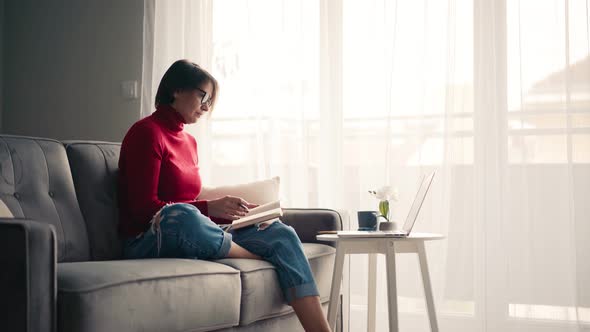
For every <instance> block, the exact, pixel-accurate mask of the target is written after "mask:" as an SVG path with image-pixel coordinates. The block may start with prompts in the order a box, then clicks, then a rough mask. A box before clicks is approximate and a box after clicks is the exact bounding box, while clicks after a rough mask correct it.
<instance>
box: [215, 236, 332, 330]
mask: <svg viewBox="0 0 590 332" xmlns="http://www.w3.org/2000/svg"><path fill="white" fill-rule="evenodd" d="M303 250H304V252H305V255H306V256H307V259H308V261H309V264H310V266H311V270H312V272H313V275H314V279H315V281H316V284H317V287H318V291H319V293H320V300H321V302H322V303H323V302H325V301H328V300H329V298H330V285H331V283H332V270H333V266H334V257H335V252H336V250H335V249H334V248H333V247H331V246H328V245H324V244H317V243H303ZM216 262H218V263H222V264H226V265H229V266H231V267H233V268H234V269H236V270H240V272H241V278H242V300H241V305H240V325H248V324H250V323H252V322H255V321H257V320H260V319H266V318H270V317H275V316H281V315H285V314H287V313H290V312H291V311H292V308H291V307H290V306H289V305H287V304H286V302H285V298H284V296H283V293H282V291H281V289H280V287H279V280H278V278H277V274H276V272H275V269H274V267H273V266H272V264H270V263H269V262H266V261H260V260H251V259H235V258H225V259H220V260H217V261H216Z"/></svg>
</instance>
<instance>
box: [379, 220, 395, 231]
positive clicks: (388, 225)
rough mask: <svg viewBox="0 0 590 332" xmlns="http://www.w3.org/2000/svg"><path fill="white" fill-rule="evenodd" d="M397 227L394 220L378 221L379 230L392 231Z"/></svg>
mask: <svg viewBox="0 0 590 332" xmlns="http://www.w3.org/2000/svg"><path fill="white" fill-rule="evenodd" d="M396 229H397V222H395V221H382V222H380V223H379V230H380V231H394V230H396Z"/></svg>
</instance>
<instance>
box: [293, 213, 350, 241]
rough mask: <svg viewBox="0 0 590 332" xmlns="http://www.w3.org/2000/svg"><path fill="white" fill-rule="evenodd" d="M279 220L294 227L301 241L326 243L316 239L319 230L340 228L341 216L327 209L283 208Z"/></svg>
mask: <svg viewBox="0 0 590 332" xmlns="http://www.w3.org/2000/svg"><path fill="white" fill-rule="evenodd" d="M281 221H282V222H283V223H285V224H287V225H289V226H291V227H293V228H294V229H295V231H296V232H297V235H299V239H300V240H301V242H314V243H322V244H328V243H326V242H321V241H318V240H316V236H317V234H318V232H319V231H339V230H342V217H341V215H340V213H339V212H338V211H335V210H329V209H291V208H289V209H283V216H282V217H281Z"/></svg>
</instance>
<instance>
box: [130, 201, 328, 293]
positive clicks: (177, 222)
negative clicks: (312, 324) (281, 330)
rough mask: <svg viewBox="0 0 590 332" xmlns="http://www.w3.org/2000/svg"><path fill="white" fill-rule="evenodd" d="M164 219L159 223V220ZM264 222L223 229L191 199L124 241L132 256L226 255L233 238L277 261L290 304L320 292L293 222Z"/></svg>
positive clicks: (173, 206)
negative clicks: (292, 224) (192, 202)
mask: <svg viewBox="0 0 590 332" xmlns="http://www.w3.org/2000/svg"><path fill="white" fill-rule="evenodd" d="M158 218H159V220H160V221H159V225H158V223H157V222H156V219H158ZM264 226H267V227H266V228H264V227H258V226H252V227H244V228H240V229H238V230H230V231H229V232H224V231H223V230H222V229H221V228H220V227H219V225H217V224H215V223H214V222H213V221H211V219H209V217H207V216H205V215H203V214H201V212H200V211H199V209H197V208H196V207H195V206H193V205H191V204H186V203H176V204H170V205H166V206H164V207H163V208H162V209H161V210H160V211H159V212H158V213H156V215H155V216H154V218H153V219H152V221H151V227H150V228H149V229H148V230H147V231H145V232H143V233H142V234H140V235H138V236H137V237H134V238H129V239H126V240H125V241H124V244H123V254H124V256H125V258H127V259H139V258H158V257H162V258H163V257H168V258H192V259H205V260H215V259H221V258H225V257H226V256H227V254H228V252H229V249H230V247H231V242H232V240H233V241H234V242H235V243H236V244H238V245H239V246H241V247H243V248H245V249H246V250H248V251H250V252H251V253H253V254H255V255H258V256H260V257H262V258H263V259H264V260H266V261H268V262H270V263H271V264H273V265H274V267H275V269H276V271H277V276H278V279H279V285H280V287H281V289H282V291H283V294H284V296H285V300H286V301H287V303H291V301H292V300H294V299H297V298H301V297H304V296H317V295H319V293H318V290H317V286H316V284H315V281H314V279H313V274H312V272H311V268H310V266H309V262H308V261H307V258H306V256H305V254H304V252H303V247H302V245H301V241H300V240H299V237H298V236H297V233H295V230H294V229H293V227H291V226H288V225H285V224H283V223H282V222H280V221H277V222H273V223H271V224H269V225H266V224H265V225H264Z"/></svg>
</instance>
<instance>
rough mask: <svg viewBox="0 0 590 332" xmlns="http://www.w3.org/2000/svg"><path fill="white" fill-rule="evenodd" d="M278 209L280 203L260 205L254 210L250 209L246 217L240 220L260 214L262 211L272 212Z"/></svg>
mask: <svg viewBox="0 0 590 332" xmlns="http://www.w3.org/2000/svg"><path fill="white" fill-rule="evenodd" d="M280 207H281V201H274V202H270V203H266V204H262V205H259V206H257V207H255V208H252V209H250V211H248V213H246V215H245V216H243V217H242V218H241V219H244V218H246V217H249V216H251V215H254V214H258V213H261V212H264V211H268V210H274V209H277V208H280Z"/></svg>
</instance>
